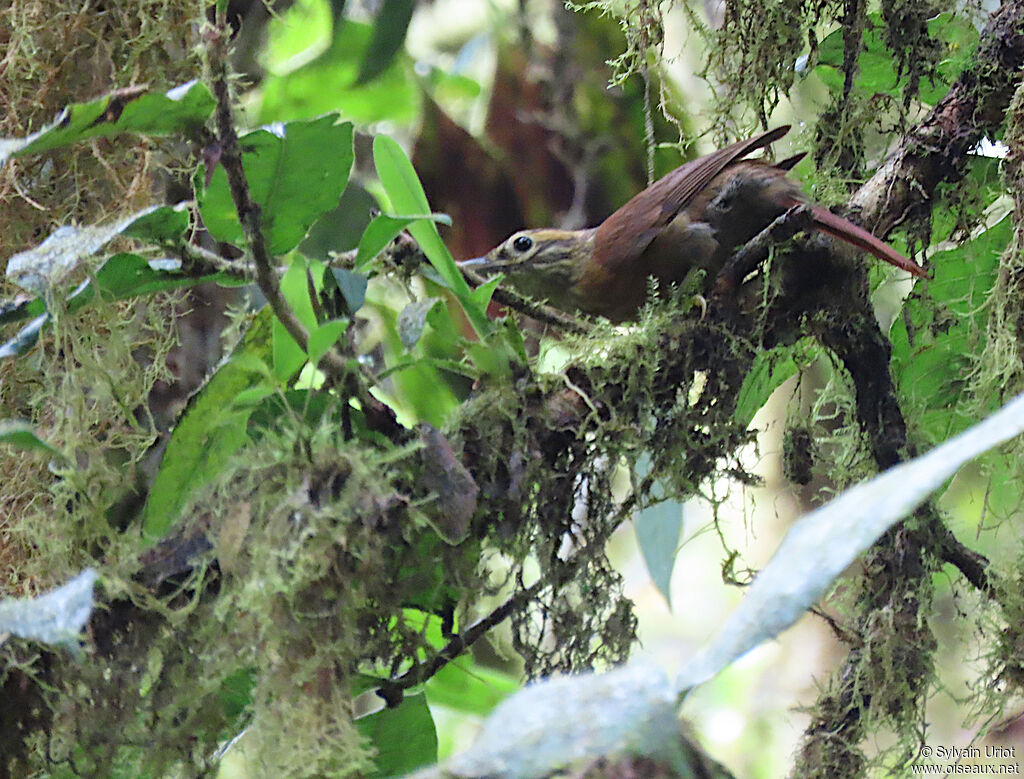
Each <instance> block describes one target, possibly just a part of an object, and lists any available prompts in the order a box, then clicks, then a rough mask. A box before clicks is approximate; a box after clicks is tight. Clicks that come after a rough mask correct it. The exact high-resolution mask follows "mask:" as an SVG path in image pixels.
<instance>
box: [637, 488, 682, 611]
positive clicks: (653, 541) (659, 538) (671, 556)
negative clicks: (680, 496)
mask: <svg viewBox="0 0 1024 779" xmlns="http://www.w3.org/2000/svg"><path fill="white" fill-rule="evenodd" d="M633 521H634V523H635V524H636V540H637V543H638V544H639V545H640V551H641V553H642V554H643V557H644V563H645V564H646V565H647V572H648V573H649V574H650V575H651V581H653V582H654V586H655V587H657V588H658V592H660V593H661V595H662V597H664V598H665V600H666V601H667V602H668V604H669V606H671V605H672V588H671V585H672V570H673V569H674V568H675V564H676V551H677V550H678V549H679V537H680V535H681V533H682V530H683V506H682V504H681V503H679V501H675V500H666V501H662V502H661V503H656V504H654V505H653V506H648V507H647V508H645V509H643V510H642V511H640V512H639V513H638V514H637V515H636V517H635V518H634V520H633Z"/></svg>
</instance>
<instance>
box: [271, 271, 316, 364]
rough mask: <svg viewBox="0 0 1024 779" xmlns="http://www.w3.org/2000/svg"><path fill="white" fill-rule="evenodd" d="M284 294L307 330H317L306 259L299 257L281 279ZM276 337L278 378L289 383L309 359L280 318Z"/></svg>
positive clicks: (276, 328)
mask: <svg viewBox="0 0 1024 779" xmlns="http://www.w3.org/2000/svg"><path fill="white" fill-rule="evenodd" d="M315 275H316V274H314V277H315ZM281 294H282V295H283V296H284V299H285V301H286V302H287V303H288V305H289V306H290V307H291V309H292V311H293V312H294V313H295V316H296V318H297V319H298V320H299V322H300V323H301V324H302V325H303V327H305V328H306V332H307V333H308V332H310V331H311V330H313V329H314V328H316V326H317V324H318V323H317V321H316V314H315V313H314V312H313V303H312V301H311V300H310V299H309V282H308V280H307V278H306V260H305V259H304V258H303V257H296V258H295V261H294V262H292V264H291V265H290V266H289V267H288V270H286V271H285V272H284V275H283V276H282V277H281ZM273 333H274V375H275V376H277V378H278V379H280V380H281V381H283V382H286V381H289V380H290V379H291V378H292V377H293V376H294V375H295V374H296V373H297V372H298V370H299V369H300V368H301V367H302V366H303V364H304V363H305V362H306V360H307V359H308V355H307V354H306V353H305V352H304V351H303V350H302V349H301V348H300V347H299V345H298V344H297V343H296V342H295V339H294V338H292V337H291V334H290V333H289V332H288V331H287V330H285V328H284V325H282V324H281V322H280V321H279V320H278V319H277V318H276V317H275V318H274V326H273Z"/></svg>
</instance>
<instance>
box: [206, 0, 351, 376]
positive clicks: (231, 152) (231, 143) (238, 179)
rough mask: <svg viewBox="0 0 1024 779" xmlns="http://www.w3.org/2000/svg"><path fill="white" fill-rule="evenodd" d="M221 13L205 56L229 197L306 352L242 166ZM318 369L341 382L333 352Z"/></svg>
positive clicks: (271, 297) (263, 285)
mask: <svg viewBox="0 0 1024 779" xmlns="http://www.w3.org/2000/svg"><path fill="white" fill-rule="evenodd" d="M223 16H224V15H223V12H222V10H221V9H220V8H219V7H218V11H217V24H216V26H215V27H214V29H212V30H211V31H210V33H209V34H208V36H207V54H208V58H209V67H210V76H211V80H212V82H213V94H214V96H215V97H216V99H217V110H216V114H215V115H216V123H217V136H218V140H219V143H220V147H221V156H220V164H221V165H222V166H223V167H224V172H225V174H226V175H227V179H228V186H229V188H230V189H231V198H232V200H233V201H234V203H235V210H236V211H237V212H238V219H239V221H240V222H241V224H242V230H243V232H244V233H245V240H246V244H247V246H248V249H249V252H250V253H251V254H252V259H253V262H254V263H255V265H256V283H257V284H258V285H259V288H260V291H261V292H262V293H263V296H264V297H265V298H266V299H267V303H269V304H270V308H271V310H272V311H273V312H274V316H276V317H277V319H278V320H279V321H280V322H281V324H282V325H283V326H284V329H285V330H287V331H288V334H289V335H290V336H291V337H292V338H293V339H295V342H296V343H297V344H298V345H299V348H300V349H302V350H303V351H306V347H307V345H308V343H309V333H307V332H306V328H305V327H304V326H303V324H302V322H300V321H299V319H298V317H297V316H296V315H295V312H294V311H292V308H291V306H289V305H288V302H287V301H286V300H285V299H284V295H283V294H281V285H280V284H279V282H278V278H277V273H276V272H275V270H274V265H273V263H272V262H271V258H270V252H269V250H268V249H267V243H266V237H265V236H264V235H263V227H262V224H261V222H262V215H261V212H260V207H259V206H258V205H257V204H256V203H254V202H253V200H252V197H251V196H250V194H249V182H248V180H247V179H246V177H245V169H244V168H243V167H242V153H241V149H240V147H239V143H238V134H237V133H236V132H235V126H234V117H233V113H232V110H231V91H230V89H229V86H228V66H227V43H228V38H229V36H228V30H227V23H226V21H225V19H224V18H223ZM319 367H320V368H321V369H322V370H324V372H325V373H327V374H328V376H330V377H331V378H332V379H334V380H335V381H340V380H342V379H343V378H344V376H345V375H346V373H347V366H346V363H345V360H344V358H342V356H341V355H340V354H338V353H337V352H336V351H335V350H334V349H330V350H328V352H327V354H325V355H324V357H323V359H321V361H320V365H319Z"/></svg>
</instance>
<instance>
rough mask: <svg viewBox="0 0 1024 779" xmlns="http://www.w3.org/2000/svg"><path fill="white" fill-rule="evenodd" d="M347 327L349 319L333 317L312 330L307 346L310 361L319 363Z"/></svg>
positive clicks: (314, 363)
mask: <svg viewBox="0 0 1024 779" xmlns="http://www.w3.org/2000/svg"><path fill="white" fill-rule="evenodd" d="M347 327H348V320H347V319H332V320H331V321H330V322H324V323H323V324H322V325H318V326H317V327H315V328H314V329H313V330H311V331H310V333H309V344H308V345H307V347H306V352H307V354H308V355H309V361H310V362H311V363H312V364H313V365H318V364H319V363H320V360H322V359H323V356H324V355H325V354H327V352H328V350H329V349H330V348H331V347H332V346H334V344H336V343H337V342H338V339H339V338H341V334H342V333H344V332H345V329H346V328H347Z"/></svg>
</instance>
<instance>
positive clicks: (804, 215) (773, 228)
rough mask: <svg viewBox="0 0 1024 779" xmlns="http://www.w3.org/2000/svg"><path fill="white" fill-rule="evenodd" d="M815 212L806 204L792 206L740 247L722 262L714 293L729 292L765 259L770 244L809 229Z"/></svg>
mask: <svg viewBox="0 0 1024 779" xmlns="http://www.w3.org/2000/svg"><path fill="white" fill-rule="evenodd" d="M813 221H814V214H813V213H812V212H811V209H810V208H809V207H808V206H805V205H798V206H793V207H792V208H791V209H789V210H788V211H787V212H786V213H784V214H783V215H782V216H780V217H778V218H777V219H775V221H774V222H772V223H771V224H770V225H768V226H767V227H766V228H764V230H762V231H761V232H759V233H758V234H757V235H755V236H754V237H753V238H751V239H750V240H749V241H747V242H746V243H745V244H744V245H743V246H741V247H740V248H739V249H738V250H737V251H736V252H735V253H734V254H733V255H732V257H730V258H729V261H728V262H726V263H725V265H724V267H723V268H722V270H720V271H719V272H718V276H717V278H716V279H715V291H714V294H715V296H720V295H722V294H725V293H728V292H730V291H732V290H734V289H736V287H738V286H739V285H740V282H742V281H743V279H744V278H745V277H746V275H747V274H748V273H750V272H751V271H753V270H754V268H756V267H757V265H758V263H760V262H761V261H762V260H763V259H764V254H765V252H766V251H767V250H768V249H769V248H770V247H772V246H776V245H778V244H780V243H782V242H783V241H788V240H789V239H790V238H792V237H793V236H794V235H796V234H797V233H799V232H803V231H804V230H808V229H810V227H811V225H812V224H813Z"/></svg>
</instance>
